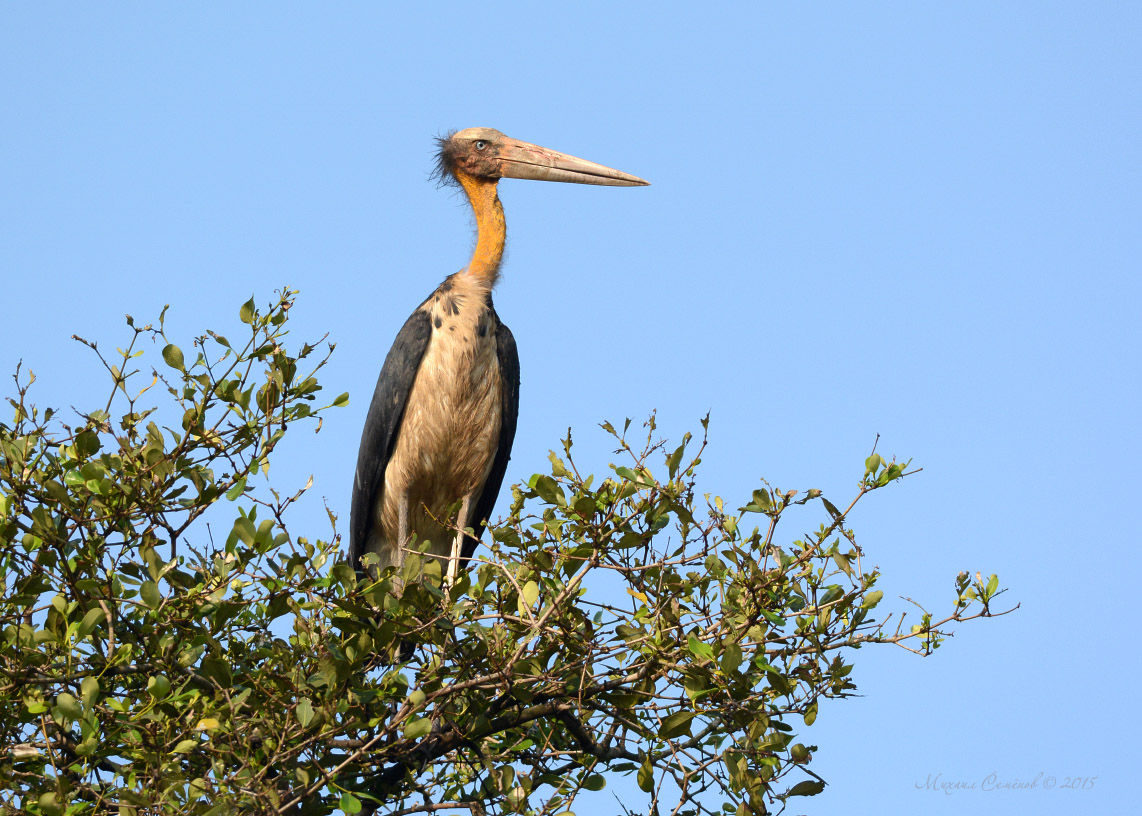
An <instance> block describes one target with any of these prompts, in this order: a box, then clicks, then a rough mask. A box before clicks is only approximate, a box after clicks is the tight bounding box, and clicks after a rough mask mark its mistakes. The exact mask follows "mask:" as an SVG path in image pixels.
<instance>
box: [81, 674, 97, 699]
mask: <svg viewBox="0 0 1142 816" xmlns="http://www.w3.org/2000/svg"><path fill="white" fill-rule="evenodd" d="M79 692H80V694H81V695H82V696H83V704H84V705H85V706H90V705H91V704H92V703H94V702H95V698H96V697H98V696H99V678H98V677H92V676H88V677H84V678H83V682H82V683H80V684H79Z"/></svg>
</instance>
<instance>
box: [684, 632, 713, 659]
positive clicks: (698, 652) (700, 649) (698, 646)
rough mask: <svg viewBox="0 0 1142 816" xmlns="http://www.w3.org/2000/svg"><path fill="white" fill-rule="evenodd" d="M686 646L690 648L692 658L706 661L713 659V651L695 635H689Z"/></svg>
mask: <svg viewBox="0 0 1142 816" xmlns="http://www.w3.org/2000/svg"><path fill="white" fill-rule="evenodd" d="M687 644H688V645H689V647H690V654H692V655H694V657H698V658H704V659H706V660H713V659H714V649H713V647H712V646H710V644H709V643H703V642H702V641H701V640H699V639H698V637H697V636H696V635H690V638H689V640H688V641H687Z"/></svg>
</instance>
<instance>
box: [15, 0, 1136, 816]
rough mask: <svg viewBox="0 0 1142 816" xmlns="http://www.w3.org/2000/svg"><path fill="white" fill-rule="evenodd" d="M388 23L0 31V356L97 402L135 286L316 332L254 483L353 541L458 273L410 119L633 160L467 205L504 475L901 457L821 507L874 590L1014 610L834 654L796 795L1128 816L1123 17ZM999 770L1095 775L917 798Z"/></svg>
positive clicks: (446, 18) (381, 19)
mask: <svg viewBox="0 0 1142 816" xmlns="http://www.w3.org/2000/svg"><path fill="white" fill-rule="evenodd" d="M414 5H416V8H413V6H414ZM394 6H395V4H392V5H390V4H363V3H359V4H354V3H346V4H338V5H337V6H329V5H323V6H317V5H304V4H276V3H274V4H271V3H248V4H242V5H232V4H220V3H213V4H196V5H195V6H194V7H191V6H187V5H183V6H179V7H173V6H155V5H149V4H139V3H132V4H101V5H95V4H84V5H63V4H5V5H3V6H2V7H0V156H3V160H2V161H0V281H2V284H3V291H4V298H3V304H4V315H5V319H4V320H3V321H0V370H3V371H4V372H10V371H12V370H13V369H14V367H15V365H16V363H17V361H18V360H20V359H23V360H24V363H25V365H26V366H30V367H31V368H32V369H34V370H35V371H36V374H37V376H38V377H39V382H38V383H37V386H36V391H35V394H36V397H37V400H38V401H39V402H40V403H41V404H44V405H55V406H57V407H66V406H68V405H76V406H83V405H85V404H91V403H93V402H94V401H95V398H96V397H95V395H96V394H97V393H98V394H100V395H102V394H103V391H104V389H103V384H102V378H101V377H100V376H99V374H98V372H97V371H96V369H95V367H94V365H93V360H92V358H91V355H90V352H88V351H87V350H86V349H84V348H83V347H81V346H79V345H78V344H76V343H74V342H73V341H71V340H70V339H69V338H70V336H71V335H72V334H79V335H82V336H84V337H87V338H89V339H93V340H100V341H102V343H103V344H104V345H105V346H107V347H114V345H116V344H119V343H121V342H123V341H124V340H125V339H126V338H127V330H126V327H125V325H124V324H123V320H122V315H123V314H124V313H128V312H129V313H131V314H133V315H134V316H135V317H136V318H138V319H139V320H144V319H151V318H153V317H155V316H157V314H158V312H159V310H160V309H161V308H162V306H163V304H165V303H170V304H172V307H171V311H170V313H169V317H168V327H170V329H171V330H172V332H173V334H174V335H175V336H179V337H182V338H184V339H185V340H188V339H189V338H190V337H191V336H192V335H196V334H199V333H201V332H202V331H203V330H204V329H206V328H211V329H215V330H218V331H221V332H224V333H225V332H227V331H233V330H234V327H235V326H237V325H238V323H237V313H238V306H239V305H240V304H241V303H242V302H243V301H245V300H246V299H247V298H248V297H249V296H250V294H251V293H253V294H255V295H256V297H257V298H258V300H259V301H262V302H265V301H268V300H269V299H270V297H271V296H272V293H273V290H274V289H275V288H278V287H281V286H282V285H287V284H288V285H290V286H293V287H296V288H299V289H300V290H301V297H300V300H299V302H298V304H297V306H296V307H295V310H294V319H293V325H294V332H295V334H294V336H295V337H296V338H297V339H298V341H299V342H300V341H301V340H303V339H313V338H315V337H319V336H320V335H322V334H324V333H325V332H327V331H328V332H330V335H331V339H333V340H335V341H336V342H337V344H338V347H337V352H336V354H335V356H334V358H333V362H332V363H331V365H330V366H329V368H328V369H327V372H326V375H325V380H324V382H325V384H326V388H327V389H328V392H329V393H331V394H337V393H340V392H342V391H349V392H350V393H351V395H352V402H351V404H350V406H349V407H348V408H346V409H343V410H341V411H340V412H338V413H335V414H334V415H333V416H331V417H329V418H328V420H327V422H326V423H325V429H324V430H323V431H322V433H321V434H320V436H317V437H313V435H312V434H299V435H298V436H299V437H306V438H300V439H295V440H294V441H293V442H292V443H291V444H292V447H289V446H287V447H286V448H284V449H283V452H282V455H281V457H280V458H279V460H278V463H277V465H276V467H277V468H279V470H278V471H277V472H276V474H275V475H276V477H277V478H280V479H281V480H282V481H283V482H286V483H290V482H291V481H292V482H293V483H297V484H300V483H302V482H304V480H305V478H306V477H307V476H308V475H309V474H313V476H314V481H315V486H314V489H313V496H312V498H311V499H310V506H309V507H308V509H304V510H302V511H301V512H299V513H298V515H297V516H296V517H295V521H294V526H295V530H298V531H304V530H305V528H306V527H307V526H309V527H311V528H313V529H316V530H318V531H320V530H321V529H324V528H323V527H322V525H323V523H324V522H323V518H324V510H323V508H322V507H321V502H320V498H321V497H324V498H325V499H326V500H327V501H328V502H329V505H330V507H331V509H333V510H334V511H336V512H339V513H340V514H341V516H342V529H345V522H346V521H347V517H348V506H349V488H350V474H351V471H352V468H353V464H354V461H355V457H356V451H357V440H358V436H359V433H360V426H361V423H362V422H363V420H364V414H365V410H366V408H367V406H368V398H369V396H370V394H371V392H372V388H373V383H374V381H375V377H376V373H377V371H378V369H379V367H380V363H381V361H382V360H383V357H384V354H385V352H386V351H387V349H388V346H389V344H390V342H391V341H392V337H393V336H394V334H395V332H396V331H397V329H398V328H399V326H400V325H401V323H402V321H403V320H404V318H405V317H406V316H407V314H408V313H409V312H410V311H411V310H412V309H413V308H414V307H415V306H416V304H418V303H419V302H420V301H421V300H422V299H423V298H424V296H425V295H426V294H427V293H428V292H430V291H431V290H432V288H433V287H434V286H435V285H436V284H437V283H438V282H439V281H440V280H441V279H442V278H443V277H444V276H445V275H447V274H450V273H451V272H454V271H456V270H457V269H459V268H460V267H461V266H462V265H463V264H464V263H465V261H466V259H467V255H468V252H469V250H470V248H471V241H472V239H471V225H470V219H469V216H468V214H467V212H466V210H465V208H464V206H463V203H462V201H461V200H460V199H458V198H457V197H455V196H454V195H453V194H452V193H451V192H450V191H448V190H441V189H437V188H436V187H435V186H434V185H433V184H431V183H430V182H429V181H428V172H429V170H430V169H431V166H432V155H431V154H432V149H433V143H432V137H433V136H435V135H437V134H439V133H441V132H444V131H447V130H449V129H453V128H463V127H471V126H477V125H481V126H489V127H496V128H498V129H500V130H503V131H504V132H505V133H507V134H509V135H511V136H514V137H517V138H521V139H525V140H528V141H533V142H536V143H539V144H542V145H545V146H547V147H551V148H554V149H556V150H561V151H565V152H569V153H572V154H575V155H579V156H582V157H584V158H588V159H591V160H594V161H598V162H601V163H603V164H608V165H611V166H614V167H617V168H619V169H621V170H625V171H627V172H631V173H634V174H636V175H639V176H642V177H644V178H646V179H648V180H650V181H651V182H652V183H653V186H651V187H649V188H645V189H610V188H591V187H580V186H575V185H555V184H536V183H531V182H523V181H510V180H509V181H506V182H504V183H503V184H502V185H501V198H502V199H503V201H504V205H505V208H506V210H507V217H508V226H509V246H508V256H507V261H506V265H505V267H504V277H503V280H502V283H501V285H500V288H499V290H498V293H497V298H496V303H497V308H498V311H499V312H500V315H501V317H502V318H503V319H504V320H505V322H507V323H508V324H509V325H510V326H511V328H512V330H513V332H514V333H515V336H516V339H517V341H518V342H519V345H520V356H521V365H522V368H523V385H522V396H521V406H520V416H521V419H520V426H519V433H518V435H517V438H516V444H515V454H514V457H513V459H512V462H511V465H510V466H509V471H508V479H509V480H520V479H523V478H526V476H527V475H528V474H530V473H532V472H535V471H537V470H540V469H542V468H543V467H544V465H545V462H546V453H547V450H548V449H549V448H552V447H556V446H557V443H558V440H559V438H560V437H561V435H562V434H564V433H565V431H566V429H567V428H568V427H571V428H573V429H574V431H575V434H576V439H577V445H578V447H577V449H578V451H579V458H580V461H581V464H583V465H585V466H587V467H589V468H591V469H594V470H596V471H602V470H604V469H605V467H606V463H607V462H608V461H610V459H611V457H610V453H609V450H610V449H609V447H608V445H607V443H606V440H605V438H604V437H603V436H602V434H601V432H599V431H598V430H597V427H596V426H597V423H599V422H600V421H602V420H605V419H610V420H615V421H619V420H621V419H622V418H623V417H627V416H629V417H632V418H634V419H635V420H636V421H641V420H642V419H644V418H645V417H646V415H647V414H648V413H649V412H650V411H651V410H654V409H657V411H658V417H659V422H660V429H661V431H662V432H663V434H665V435H667V436H669V437H671V438H677V437H680V436H681V434H682V433H683V432H684V431H685V430H694V429H697V428H698V420H699V418H700V417H702V416H704V415H705V414H706V412H707V411H709V412H710V413H711V446H710V449H709V451H708V455H707V457H706V459H705V466H704V471H703V475H702V487H703V489H704V490H706V491H709V492H711V493H718V494H721V495H724V496H725V497H726V498H727V501H728V502H729V503H731V504H733V505H735V506H736V504H737V503H740V502H739V501H738V500H739V499H742V498H744V497H746V496H748V494H749V491H750V490H752V489H753V488H754V487H756V486H757V484H758V483H757V479H758V478H759V477H763V476H764V477H766V478H768V479H769V480H771V481H772V482H774V483H775V484H777V485H780V486H781V487H783V488H789V487H796V488H801V489H804V488H809V487H817V488H821V489H823V490H825V491H826V494H827V495H829V494H833V495H835V497H836V498H845V497H848V495H849V494H850V493H852V492H853V491H854V490H855V484H856V481H857V479H858V478H859V476H860V475H861V463H862V461H863V458H864V457H865V456H866V455H867V453H868V451H869V449H870V448H871V446H872V443H873V440H874V439H875V437H876V435H877V434H880V436H881V439H880V448H879V450H880V451H881V452H882V453H885V454H895V455H898V456H901V457H904V458H909V457H910V458H913V459H914V461H915V463H916V464H917V465H919V466H922V467H923V468H924V472H923V473H922V474H920V475H918V476H916V477H914V478H912V479H909V480H906V481H905V482H904V483H902V484H900V485H897V486H895V487H893V488H892V489H891V490H888V491H885V492H883V493H882V494H879V495H875V496H873V497H870V499H869V500H868V502H867V504H866V505H862V507H861V509H860V510H859V512H858V513H857V516H856V518H855V520H854V527H855V529H856V531H857V533H858V536H859V539H858V540H859V541H860V542H861V543H862V545H863V546H864V548H865V550H866V552H867V553H868V554H869V557H870V558H871V560H872V561H874V562H875V563H877V564H879V565H880V567H881V568H882V569H883V572H884V578H883V579H882V583H881V588H882V589H884V590H885V591H886V596H887V598H888V599H892V598H896V596H898V595H908V596H910V597H912V598H915V599H917V600H919V601H922V602H925V603H926V604H928V605H930V608H932V609H933V610H934V611H939V610H940V609H943V608H946V607H947V605H948V604H949V603H950V601H951V598H952V579H953V578H954V576H955V574H956V573H957V572H958V571H959V570H961V569H966V570H970V571H972V572H974V571H976V570H977V569H978V570H983V571H984V572H985V574H986V573H990V572H998V573H999V574H1000V577H1001V579H1002V582H1003V584H1004V585H1005V586H1008V587H1010V588H1011V592H1010V593H1009V595H1008V596H1007V597H1010V598H1011V599H1012V601H1018V602H1021V603H1022V608H1021V610H1020V611H1019V612H1017V613H1016V614H1014V615H1011V616H1008V617H1006V618H1003V619H1001V620H996V621H992V622H985V623H975V624H972V625H969V626H967V627H965V628H964V629H963V630H962V631H961V634H960V635H959V636H958V637H956V638H955V639H954V640H953V641H951V642H949V643H948V644H947V645H946V646H945V647H944V648H943V649H941V650H940V652H939V653H938V654H937V655H936V656H934V657H932V658H929V659H927V660H921V659H918V658H914V657H912V656H910V655H908V654H906V653H904V652H903V651H902V650H898V649H892V648H888V647H886V648H883V649H880V650H870V649H865V650H863V651H862V652H861V653H859V654H858V655H857V657H858V660H857V668H856V672H855V675H854V676H855V679H856V681H857V683H858V686H859V688H860V691H861V692H862V694H863V695H864V696H863V697H861V698H858V699H854V700H849V701H845V702H838V703H834V704H831V705H826V706H823V707H822V710H821V715H820V716H819V718H818V720H817V723H816V724H815V725H814V726H813V727H812V729H808V730H807V731H806V732H805V734H804V737H805V740H804V741H805V742H813V743H816V744H817V745H818V746H820V748H821V750H820V751H819V752H818V754H817V755H816V759H815V763H814V767H815V769H816V770H817V771H818V772H819V773H821V774H823V775H824V776H825V777H826V778H827V779H828V780H829V781H830V782H831V785H830V787H829V788H828V789H827V790H826V792H825V793H823V794H822V795H820V796H818V797H816V798H814V799H811V800H803V801H801V802H798V803H797V804H796V806H795V807H794V808H792V809H791V812H796V813H801V812H804V813H810V814H812V813H830V812H837V811H838V810H844V811H845V812H848V813H857V814H860V813H872V812H882V811H885V810H887V811H890V812H891V811H903V810H905V809H907V810H916V809H918V808H920V807H923V808H925V809H926V810H927V811H928V812H931V813H953V812H955V813H959V812H961V811H962V810H963V809H965V808H970V809H971V810H972V811H973V812H975V813H979V814H990V813H996V814H998V813H1004V814H1005V813H1009V812H1011V811H1012V810H1015V809H1019V810H1026V811H1030V810H1032V809H1033V810H1035V811H1037V812H1040V813H1047V814H1051V813H1068V814H1069V813H1072V812H1074V811H1076V810H1079V809H1081V810H1086V811H1089V812H1101V813H1114V812H1127V802H1129V801H1132V800H1134V799H1136V797H1135V796H1134V795H1133V794H1134V793H1135V791H1134V790H1133V781H1134V777H1135V775H1136V770H1135V768H1134V764H1135V763H1134V759H1135V757H1136V756H1137V749H1136V739H1135V735H1136V734H1137V733H1138V729H1139V725H1140V723H1139V715H1138V706H1137V705H1136V703H1135V702H1134V696H1135V695H1134V692H1133V690H1132V680H1131V678H1132V677H1134V676H1135V675H1136V674H1137V670H1138V659H1137V657H1136V651H1135V650H1134V647H1133V645H1132V644H1133V635H1131V632H1132V623H1133V618H1132V611H1133V609H1132V604H1131V601H1132V599H1133V598H1134V596H1135V595H1136V589H1135V578H1134V577H1133V575H1134V572H1135V570H1134V569H1133V568H1132V567H1131V566H1130V565H1131V563H1132V562H1133V558H1134V554H1135V553H1136V552H1137V549H1138V546H1137V545H1138V538H1139V536H1138V532H1137V529H1138V528H1137V522H1136V518H1135V517H1136V511H1137V508H1138V504H1139V503H1138V496H1139V494H1140V492H1142V474H1140V465H1139V462H1140V461H1142V444H1140V431H1139V427H1140V422H1139V417H1140V415H1142V411H1140V409H1139V383H1140V379H1142V378H1140V377H1139V372H1138V360H1139V352H1140V351H1142V348H1140V347H1142V342H1140V341H1142V333H1140V331H1139V328H1138V318H1139V306H1140V304H1142V285H1140V284H1139V275H1138V270H1139V267H1140V263H1142V241H1140V239H1139V232H1140V230H1139V224H1140V223H1142V211H1140V210H1142V207H1140V204H1142V160H1140V156H1142V151H1140V148H1139V145H1140V144H1142V133H1140V130H1142V127H1140V125H1142V83H1139V76H1140V69H1142V64H1140V63H1142V50H1140V49H1139V47H1138V43H1139V42H1140V40H1142V7H1139V6H1136V5H1133V4H1126V3H1096V4H1082V5H1080V4H1064V3H1050V2H1035V3H1017V2H1011V3H1004V4H996V3H970V2H965V3H956V4H914V3H904V2H897V3H862V4H815V5H813V6H812V7H809V6H807V5H805V4H774V3H750V4H744V3H739V4H728V5H725V6H719V5H715V4H702V5H700V6H699V5H694V4H685V5H683V4H670V3H654V4H641V3H631V4H623V5H621V6H620V5H618V4H613V3H606V4H604V3H598V4H580V5H565V6H555V5H547V6H543V7H540V6H533V5H527V6H524V5H519V6H512V5H504V4H497V3H494V2H484V3H463V4H459V3H447V2H445V3H434V4H420V5H417V4H400V7H399V8H398V7H394ZM184 345H189V343H188V342H187V343H184ZM153 357H154V359H156V360H157V359H158V357H157V353H156V354H154V355H153ZM145 359H146V358H145ZM9 383H10V381H9ZM96 388H98V391H96ZM10 391H11V386H10V385H9V386H8V387H7V388H5V389H4V393H5V394H8V393H10ZM799 523H800V522H799ZM815 523H816V520H815V518H814V517H811V516H809V515H806V516H804V518H803V524H802V527H790V528H789V529H787V531H786V534H787V536H788V537H790V538H792V537H796V536H797V535H798V534H799V533H800V532H801V531H802V529H808V528H809V527H812V526H815ZM894 604H895V605H890V604H889V602H888V600H887V599H886V601H885V603H884V604H882V608H892V609H896V610H902V609H905V608H906V607H907V604H906V603H905V602H904V601H902V600H898V599H897V600H895V601H894ZM992 773H994V774H996V778H997V780H998V781H1000V782H1004V781H1020V780H1021V781H1029V780H1033V779H1034V778H1035V777H1036V775H1037V774H1039V773H1042V774H1043V775H1044V777H1046V776H1053V777H1055V778H1056V779H1057V780H1058V783H1059V784H1061V783H1062V781H1063V780H1064V779H1065V778H1066V777H1075V776H1079V777H1097V780H1096V781H1095V782H1094V787H1093V789H1089V790H1078V791H1076V790H1059V789H1055V790H1052V791H1045V790H1043V789H1042V787H1041V786H1040V788H1038V789H1035V790H1031V791H1019V792H1013V791H1006V792H1004V791H990V792H985V791H982V790H976V791H967V792H960V793H956V794H954V795H944V794H938V793H932V792H930V791H925V790H923V789H919V790H918V789H917V788H916V786H917V785H921V786H922V785H923V784H924V782H925V780H926V779H927V778H928V776H929V775H932V776H935V775H936V774H941V775H942V779H943V780H945V781H953V782H965V783H972V782H975V783H977V786H978V785H981V784H982V782H983V780H984V778H985V777H987V776H988V775H989V774H992ZM628 801H630V799H629V797H628ZM636 801H637V800H636ZM602 804H603V802H602V801H601V802H600V805H602ZM580 810H582V808H580Z"/></svg>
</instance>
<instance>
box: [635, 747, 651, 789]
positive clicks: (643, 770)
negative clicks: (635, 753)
mask: <svg viewBox="0 0 1142 816" xmlns="http://www.w3.org/2000/svg"><path fill="white" fill-rule="evenodd" d="M638 786H639V787H640V788H641V789H642V790H643V791H645V792H646V793H651V792H653V791H654V768H653V766H651V764H650V756H649V755H648V756H647V757H645V758H644V759H643V760H642V766H641V767H640V768H639V769H638Z"/></svg>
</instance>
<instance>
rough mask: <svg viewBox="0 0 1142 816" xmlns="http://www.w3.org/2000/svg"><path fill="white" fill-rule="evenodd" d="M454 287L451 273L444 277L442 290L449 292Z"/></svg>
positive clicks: (441, 285)
mask: <svg viewBox="0 0 1142 816" xmlns="http://www.w3.org/2000/svg"><path fill="white" fill-rule="evenodd" d="M451 288H452V276H451V275H449V276H448V277H447V278H445V279H444V283H442V284H440V291H441V292H447V291H449V290H450V289H451Z"/></svg>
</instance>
